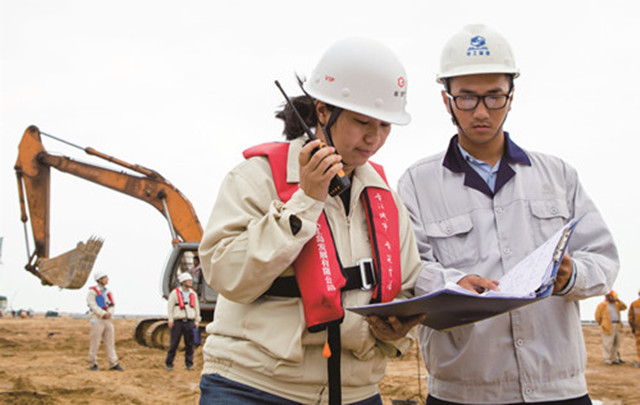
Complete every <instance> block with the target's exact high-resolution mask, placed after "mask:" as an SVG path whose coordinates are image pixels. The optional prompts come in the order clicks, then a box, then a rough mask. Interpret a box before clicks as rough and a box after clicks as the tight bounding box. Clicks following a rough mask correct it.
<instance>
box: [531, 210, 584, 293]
mask: <svg viewBox="0 0 640 405" xmlns="http://www.w3.org/2000/svg"><path fill="white" fill-rule="evenodd" d="M579 221H580V220H578V221H576V222H575V223H574V224H573V225H571V226H570V227H568V228H567V229H565V230H564V232H563V233H562V236H561V237H560V240H559V241H558V244H557V245H556V248H555V250H554V251H553V257H552V260H553V272H552V277H550V278H549V279H548V280H547V281H545V282H544V283H543V284H542V285H541V286H540V287H538V289H536V291H535V294H536V297H539V296H541V295H544V294H545V292H546V291H547V290H548V289H549V288H550V287H551V286H553V284H555V282H556V271H557V268H558V266H559V265H560V262H561V261H562V257H563V256H564V252H565V251H566V250H567V245H568V243H569V238H571V234H572V233H573V230H574V229H575V226H576V224H577V223H578V222H579Z"/></svg>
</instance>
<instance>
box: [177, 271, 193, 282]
mask: <svg viewBox="0 0 640 405" xmlns="http://www.w3.org/2000/svg"><path fill="white" fill-rule="evenodd" d="M187 280H191V281H193V278H192V277H191V274H189V273H187V272H186V271H185V272H184V273H180V275H179V276H178V281H179V282H180V284H182V283H184V282H185V281H187Z"/></svg>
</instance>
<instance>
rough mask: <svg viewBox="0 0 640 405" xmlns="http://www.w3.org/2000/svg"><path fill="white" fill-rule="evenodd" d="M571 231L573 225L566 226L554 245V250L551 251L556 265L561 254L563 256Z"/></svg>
mask: <svg viewBox="0 0 640 405" xmlns="http://www.w3.org/2000/svg"><path fill="white" fill-rule="evenodd" d="M572 233H573V226H571V227H569V228H567V229H565V230H564V232H563V233H562V237H561V238H560V241H559V242H558V245H557V246H556V250H555V251H554V252H553V264H554V265H557V264H558V263H560V261H561V260H562V256H564V251H565V250H566V248H567V243H568V242H569V238H570V237H571V234H572Z"/></svg>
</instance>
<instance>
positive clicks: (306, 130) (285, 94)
mask: <svg viewBox="0 0 640 405" xmlns="http://www.w3.org/2000/svg"><path fill="white" fill-rule="evenodd" d="M275 82H276V86H278V89H279V90H280V93H282V95H283V96H284V98H285V100H287V104H289V105H290V106H291V109H292V110H293V112H294V114H295V115H296V117H298V121H300V124H301V125H302V128H304V131H305V132H306V133H307V135H309V138H311V139H312V140H316V139H318V137H317V136H316V134H314V133H313V131H312V130H311V128H309V126H308V125H307V123H306V122H304V118H302V115H300V113H299V112H298V109H297V108H296V107H295V106H294V105H293V102H292V101H291V99H290V98H289V96H287V93H285V92H284V89H283V88H282V86H280V82H279V81H277V80H276V81H275Z"/></svg>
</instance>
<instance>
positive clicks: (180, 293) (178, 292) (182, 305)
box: [176, 287, 196, 309]
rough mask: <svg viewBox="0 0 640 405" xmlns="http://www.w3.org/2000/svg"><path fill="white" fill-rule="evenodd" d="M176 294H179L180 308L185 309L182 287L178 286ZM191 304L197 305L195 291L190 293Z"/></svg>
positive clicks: (192, 306)
mask: <svg viewBox="0 0 640 405" xmlns="http://www.w3.org/2000/svg"><path fill="white" fill-rule="evenodd" d="M176 295H177V296H178V306H179V307H180V309H184V296H183V295H182V291H181V290H180V287H176ZM189 305H190V306H191V308H194V307H195V306H196V295H195V294H194V293H193V291H191V292H190V293H189Z"/></svg>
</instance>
